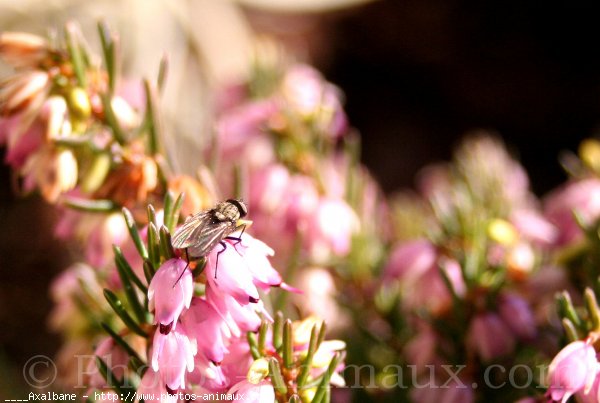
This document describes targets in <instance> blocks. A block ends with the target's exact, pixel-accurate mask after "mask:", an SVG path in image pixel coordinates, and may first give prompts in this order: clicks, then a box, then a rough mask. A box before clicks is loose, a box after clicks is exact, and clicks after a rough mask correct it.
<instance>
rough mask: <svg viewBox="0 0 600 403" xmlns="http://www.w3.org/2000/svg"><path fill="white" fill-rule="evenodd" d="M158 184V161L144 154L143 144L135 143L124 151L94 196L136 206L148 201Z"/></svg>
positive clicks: (127, 205)
mask: <svg viewBox="0 0 600 403" xmlns="http://www.w3.org/2000/svg"><path fill="white" fill-rule="evenodd" d="M157 186H158V167H157V165H156V161H155V160H154V159H153V158H151V157H149V156H147V155H145V154H144V152H143V147H142V146H141V144H138V143H135V144H132V145H131V146H130V147H129V148H128V149H127V150H124V151H123V160H122V162H121V163H120V164H119V165H118V166H117V167H115V168H114V170H112V171H110V173H109V175H108V177H107V178H106V179H105V181H104V183H103V184H102V186H100V188H99V189H98V190H97V191H96V192H95V193H94V197H96V198H99V199H109V200H114V201H115V202H117V203H118V204H119V205H122V206H125V207H128V208H134V207H136V206H138V205H139V204H142V203H146V201H147V200H148V197H149V195H150V194H151V193H152V192H153V191H154V190H155V189H156V187H157Z"/></svg>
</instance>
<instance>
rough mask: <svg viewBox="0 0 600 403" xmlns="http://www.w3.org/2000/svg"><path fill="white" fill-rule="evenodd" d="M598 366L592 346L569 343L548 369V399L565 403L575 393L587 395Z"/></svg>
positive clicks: (581, 342) (581, 343)
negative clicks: (581, 392)
mask: <svg viewBox="0 0 600 403" xmlns="http://www.w3.org/2000/svg"><path fill="white" fill-rule="evenodd" d="M599 366H600V364H598V360H597V359H596V351H595V350H594V347H593V346H591V345H590V344H588V343H586V342H584V341H574V342H572V343H569V344H568V345H567V346H566V347H565V348H563V349H562V350H561V351H560V352H559V353H558V354H557V355H556V356H555V357H554V359H553V360H552V362H551V363H550V367H549V368H548V383H549V384H550V386H549V388H548V397H549V398H550V399H552V400H553V401H558V400H560V401H561V402H562V403H565V402H566V401H567V400H569V398H570V397H571V396H572V395H573V394H575V393H577V392H580V391H583V393H584V394H587V393H589V391H590V390H591V388H592V386H593V384H594V381H595V379H596V376H597V374H598V371H599Z"/></svg>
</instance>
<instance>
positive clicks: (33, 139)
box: [0, 114, 45, 169]
mask: <svg viewBox="0 0 600 403" xmlns="http://www.w3.org/2000/svg"><path fill="white" fill-rule="evenodd" d="M22 119H23V116H22V115H20V114H17V115H12V116H8V117H3V118H0V144H6V146H7V151H6V156H5V157H4V162H5V163H7V164H8V165H10V166H11V167H12V168H13V169H20V168H22V167H23V165H24V164H25V161H26V160H27V158H28V157H29V156H30V155H31V154H33V153H34V152H35V151H36V150H37V149H39V148H40V146H41V145H42V144H43V142H44V134H45V127H44V124H43V123H42V122H41V121H39V119H36V120H35V121H34V122H33V123H32V124H31V126H29V127H25V128H24V127H22Z"/></svg>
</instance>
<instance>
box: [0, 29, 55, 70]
mask: <svg viewBox="0 0 600 403" xmlns="http://www.w3.org/2000/svg"><path fill="white" fill-rule="evenodd" d="M48 51H49V49H48V41H47V40H46V39H45V38H42V37H41V36H37V35H32V34H28V33H24V32H9V31H6V32H2V34H0V58H2V60H4V61H5V62H6V63H8V64H10V65H11V66H14V67H15V68H26V67H35V66H37V65H39V64H40V63H41V62H42V60H43V59H44V58H45V57H46V56H48Z"/></svg>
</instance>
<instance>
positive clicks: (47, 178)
mask: <svg viewBox="0 0 600 403" xmlns="http://www.w3.org/2000/svg"><path fill="white" fill-rule="evenodd" d="M23 175H24V177H25V180H24V185H23V187H24V189H25V191H32V190H34V189H35V188H38V189H39V190H40V192H41V194H42V196H43V197H44V199H46V200H47V201H49V202H56V201H57V200H58V198H59V196H60V195H61V194H63V193H65V192H67V191H69V190H71V189H73V188H74V187H75V185H76V184H77V160H76V159H75V156H74V155H73V152H72V151H71V150H69V149H60V148H55V147H44V148H42V149H40V150H39V151H37V152H36V153H35V154H33V155H32V156H31V157H30V158H29V159H28V160H27V162H26V164H25V166H24V167H23Z"/></svg>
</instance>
